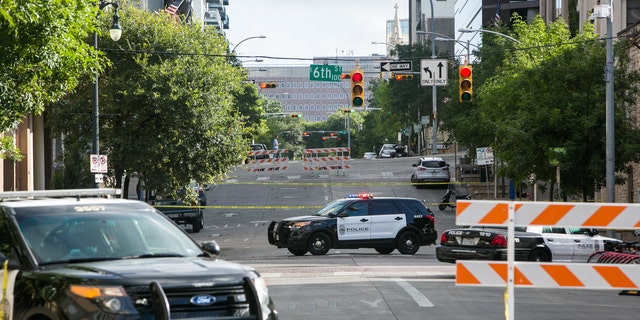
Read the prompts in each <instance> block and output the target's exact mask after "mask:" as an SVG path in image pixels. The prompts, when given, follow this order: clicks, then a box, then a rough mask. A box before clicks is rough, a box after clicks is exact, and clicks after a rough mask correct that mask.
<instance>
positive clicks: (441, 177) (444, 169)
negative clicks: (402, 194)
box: [411, 157, 451, 188]
mask: <svg viewBox="0 0 640 320" xmlns="http://www.w3.org/2000/svg"><path fill="white" fill-rule="evenodd" d="M412 166H413V171H412V172H411V183H413V184H415V186H416V188H420V187H421V186H423V185H421V184H420V183H425V182H441V183H443V184H442V185H444V186H446V185H447V184H448V183H449V182H450V181H451V173H450V172H449V164H447V163H446V162H445V161H444V159H442V158H440V157H421V158H419V159H418V162H417V163H414V164H413V165H412Z"/></svg>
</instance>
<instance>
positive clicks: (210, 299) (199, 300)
mask: <svg viewBox="0 0 640 320" xmlns="http://www.w3.org/2000/svg"><path fill="white" fill-rule="evenodd" d="M189 302H191V304H192V305H195V306H199V307H206V306H210V305H212V304H214V303H215V302H216V298H215V297H214V296H210V295H205V296H193V297H191V299H189Z"/></svg>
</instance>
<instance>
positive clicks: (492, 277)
mask: <svg viewBox="0 0 640 320" xmlns="http://www.w3.org/2000/svg"><path fill="white" fill-rule="evenodd" d="M456 224H457V225H479V226H507V239H509V241H507V261H506V262H496V261H457V262H456V285H475V286H505V285H506V290H507V293H506V294H505V309H506V310H505V316H506V319H514V315H515V312H514V305H515V297H514V287H515V286H519V287H530V288H572V289H575V288H583V289H623V290H638V289H640V265H594V264H589V263H569V264H564V263H536V262H515V261H514V260H515V259H514V258H515V239H516V237H515V226H530V225H537V226H562V227H583V228H620V229H630V228H640V204H629V203H583V202H523V201H483V200H458V205H457V207H456Z"/></svg>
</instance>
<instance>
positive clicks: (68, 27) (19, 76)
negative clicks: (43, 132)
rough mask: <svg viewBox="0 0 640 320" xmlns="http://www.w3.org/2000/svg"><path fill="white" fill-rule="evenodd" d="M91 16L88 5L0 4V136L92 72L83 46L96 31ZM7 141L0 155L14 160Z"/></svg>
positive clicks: (46, 0)
mask: <svg viewBox="0 0 640 320" xmlns="http://www.w3.org/2000/svg"><path fill="white" fill-rule="evenodd" d="M97 10H98V8H97V6H96V4H95V3H92V2H90V1H67V0H37V1H35V0H14V1H0V43H2V45H0V106H2V107H1V108H0V132H4V131H6V130H8V129H11V128H13V127H14V126H15V125H16V124H17V123H19V122H20V121H22V120H23V119H24V117H25V115H27V114H29V113H31V112H33V113H35V114H41V113H42V112H43V110H44V108H45V105H47V104H48V103H52V102H55V101H58V100H59V99H60V98H61V97H62V96H64V95H65V94H66V93H68V92H70V91H73V90H74V88H75V87H76V86H77V85H78V82H79V78H80V77H81V76H82V75H83V74H86V73H87V72H88V71H90V70H91V68H94V67H95V65H96V64H95V54H94V52H93V51H94V50H93V47H92V46H91V45H89V43H87V42H85V41H86V39H87V35H88V34H90V33H91V32H93V31H94V30H96V28H95V26H94V25H95V23H96V21H95V17H96V14H97ZM7 139H10V138H3V143H2V144H0V153H2V155H3V157H5V156H6V157H8V158H10V159H12V160H20V157H19V152H17V151H16V149H15V147H14V146H13V144H12V143H8V142H10V140H7ZM16 155H18V157H16Z"/></svg>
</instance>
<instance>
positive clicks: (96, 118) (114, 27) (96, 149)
mask: <svg viewBox="0 0 640 320" xmlns="http://www.w3.org/2000/svg"><path fill="white" fill-rule="evenodd" d="M108 6H112V7H113V8H114V12H113V18H112V20H111V28H110V29H109V35H110V36H111V39H112V40H113V41H118V40H120V37H121V36H122V26H120V15H119V14H118V3H117V2H110V1H105V0H100V2H99V3H98V9H99V10H100V11H102V10H103V9H104V8H106V7H108ZM93 48H94V49H95V50H96V52H98V32H97V31H94V32H93ZM99 78H100V74H99V73H98V68H96V71H95V82H94V84H93V148H92V149H93V150H92V152H93V154H94V155H96V156H97V155H99V154H100V145H99V144H100V110H99V108H98V79H99ZM95 178H96V183H95V187H96V188H100V182H99V181H100V180H101V179H99V178H100V176H98V174H96V177H95Z"/></svg>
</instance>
